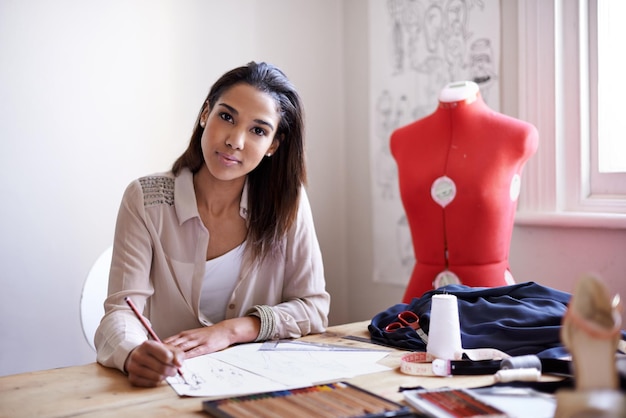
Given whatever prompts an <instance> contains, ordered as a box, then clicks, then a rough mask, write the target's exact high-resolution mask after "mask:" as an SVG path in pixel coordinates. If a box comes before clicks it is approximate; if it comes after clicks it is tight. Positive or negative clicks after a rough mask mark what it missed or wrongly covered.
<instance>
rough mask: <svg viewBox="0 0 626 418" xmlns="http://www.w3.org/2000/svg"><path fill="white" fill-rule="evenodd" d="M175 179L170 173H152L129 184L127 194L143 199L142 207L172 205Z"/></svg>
mask: <svg viewBox="0 0 626 418" xmlns="http://www.w3.org/2000/svg"><path fill="white" fill-rule="evenodd" d="M175 179H176V177H175V176H174V175H173V174H172V172H163V173H154V174H149V175H146V176H142V177H139V178H137V179H136V180H134V181H133V182H131V184H130V185H129V186H128V188H127V193H129V194H133V195H135V196H136V197H137V198H139V197H141V198H142V199H143V203H144V206H153V205H160V204H166V205H170V206H171V205H173V204H174V184H175Z"/></svg>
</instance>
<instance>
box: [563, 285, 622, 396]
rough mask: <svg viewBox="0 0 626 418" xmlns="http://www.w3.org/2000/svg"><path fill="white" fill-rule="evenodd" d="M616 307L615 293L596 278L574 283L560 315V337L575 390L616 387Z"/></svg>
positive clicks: (619, 321) (618, 319) (618, 321)
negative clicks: (569, 361) (572, 373)
mask: <svg viewBox="0 0 626 418" xmlns="http://www.w3.org/2000/svg"><path fill="white" fill-rule="evenodd" d="M619 308H620V301H619V296H615V297H614V298H613V299H611V298H610V297H609V293H608V291H607V289H606V287H605V286H604V283H602V282H601V281H600V280H599V279H597V278H596V277H593V276H585V277H583V278H582V279H581V280H579V281H578V283H577V284H576V288H575V290H574V293H573V295H572V298H571V299H570V302H569V305H568V308H567V311H566V313H565V316H564V318H563V326H562V327H561V340H562V342H563V344H564V345H565V347H567V349H568V350H569V352H570V354H571V355H572V361H573V368H574V381H575V384H576V389H577V390H586V389H617V387H618V384H619V380H618V375H617V366H616V364H615V354H616V352H617V346H618V344H619V341H620V339H621V326H622V317H621V315H620V312H619Z"/></svg>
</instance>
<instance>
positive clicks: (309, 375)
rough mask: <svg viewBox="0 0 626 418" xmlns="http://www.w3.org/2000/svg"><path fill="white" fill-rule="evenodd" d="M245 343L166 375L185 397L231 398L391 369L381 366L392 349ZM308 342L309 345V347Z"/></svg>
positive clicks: (193, 359) (195, 359) (198, 359)
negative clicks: (383, 359) (380, 361)
mask: <svg viewBox="0 0 626 418" xmlns="http://www.w3.org/2000/svg"><path fill="white" fill-rule="evenodd" d="M272 344H273V346H271V347H269V348H268V345H267V343H265V345H264V343H252V344H242V345H238V346H234V347H230V348H228V349H226V350H223V351H220V352H217V353H211V354H207V355H204V356H199V357H195V358H191V359H188V360H185V363H184V365H183V367H182V371H183V373H184V374H185V379H186V380H187V382H185V381H184V380H183V379H182V378H181V377H180V376H178V375H177V376H173V377H170V378H168V379H167V381H168V383H169V384H170V386H171V387H172V388H173V389H174V390H175V391H176V393H178V395H180V396H201V397H215V398H220V397H227V396H238V395H246V394H252V393H259V392H269V391H277V390H286V389H295V388H300V387H305V386H312V385H314V384H318V383H326V382H336V381H339V380H345V379H349V378H352V377H355V376H359V375H363V374H369V373H376V372H380V371H385V370H390V368H389V367H386V366H382V365H380V364H377V362H378V361H379V360H381V359H382V358H384V357H385V356H386V355H387V354H388V353H389V352H388V351H382V350H367V349H360V348H359V349H350V350H347V349H340V348H338V346H326V345H320V344H313V343H312V344H310V345H309V344H307V343H304V342H294V343H289V342H285V343H280V344H277V343H272ZM307 345H308V349H306V348H307Z"/></svg>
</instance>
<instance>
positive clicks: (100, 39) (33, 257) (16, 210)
mask: <svg viewBox="0 0 626 418" xmlns="http://www.w3.org/2000/svg"><path fill="white" fill-rule="evenodd" d="M381 1H382V0H381ZM515 4H516V2H515V1H512V0H508V1H505V2H502V12H503V18H504V22H503V25H502V27H503V30H504V33H503V52H502V53H503V57H502V58H503V67H502V80H503V83H504V85H503V89H502V90H503V93H502V98H501V103H503V107H504V111H505V113H509V114H511V115H512V116H516V111H517V108H516V105H515V101H516V100H517V97H516V93H517V92H516V77H517V73H516V62H515V59H516V53H517V50H516V39H515V37H514V36H513V35H514V31H515ZM252 59H254V60H266V61H269V62H273V63H275V64H277V65H279V66H280V67H282V68H283V69H284V70H285V71H286V73H287V74H288V75H289V76H290V78H291V79H292V80H293V81H294V83H295V84H296V85H297V87H298V88H299V90H300V92H301V94H302V96H303V99H304V103H305V106H306V110H307V144H308V161H309V167H308V168H309V194H310V198H311V201H312V206H313V212H314V217H315V221H316V227H317V232H318V235H319V238H320V242H321V245H322V251H323V254H324V260H325V265H326V276H327V282H328V289H329V291H330V293H331V295H332V307H331V323H341V322H346V321H356V320H365V319H369V318H371V317H372V316H373V315H374V314H376V313H378V312H379V311H381V310H383V309H386V308H387V307H389V306H391V305H393V304H396V303H398V302H399V301H400V299H401V297H402V294H403V292H404V288H403V287H402V286H389V285H384V284H380V283H373V282H372V274H371V271H372V251H373V246H372V239H373V238H372V231H371V208H370V202H371V196H370V183H369V182H370V171H369V170H370V169H369V149H368V146H369V132H368V126H369V123H368V100H369V95H368V92H369V90H368V86H369V72H368V68H367V65H368V62H369V61H368V36H367V2H365V1H363V0H343V1H336V0H316V1H314V2H313V1H306V0H229V1H228V2H218V1H216V0H196V1H192V0H57V1H55V2H49V1H46V0H0V115H1V116H0V118H1V119H0V170H2V180H0V196H2V205H1V206H0V265H2V269H1V270H0V286H1V288H2V290H1V291H0V375H6V374H12V373H18V372H23V371H30V370H37V369H44V368H52V367H61V366H67V365H74V364H82V363H87V362H91V361H93V360H94V358H95V355H94V353H93V351H91V349H90V348H89V346H88V345H87V343H86V342H85V340H84V338H83V336H82V331H81V327H80V322H79V314H78V312H79V305H78V302H79V299H80V292H81V288H82V284H83V281H84V279H85V277H86V275H87V273H88V271H89V268H90V267H91V265H92V263H93V262H95V260H96V258H97V257H98V255H99V254H100V253H101V252H102V251H103V250H104V249H105V248H106V247H107V246H108V245H110V243H111V241H112V238H113V228H114V222H115V216H116V213H117V207H118V205H119V200H120V198H121V194H122V192H123V189H124V188H125V186H126V185H127V184H128V182H130V181H131V180H132V179H134V178H135V177H137V176H140V175H143V174H147V173H150V172H153V171H159V170H165V169H167V168H169V166H170V164H171V163H172V161H173V160H174V159H175V157H177V156H178V154H179V153H180V152H181V151H182V150H183V149H184V148H185V146H186V144H187V140H188V136H189V134H190V133H191V128H192V124H193V122H194V121H195V117H196V112H197V111H198V109H199V106H200V104H201V102H202V100H203V99H204V97H205V95H206V93H207V91H208V88H209V87H210V84H211V83H212V82H213V81H214V80H215V79H216V78H217V77H218V76H219V75H221V74H222V73H223V72H224V71H226V70H228V69H230V68H232V67H234V66H237V65H240V64H243V63H245V62H247V61H249V60H252ZM625 244H626V231H624V230H602V229H585V228H545V227H530V226H524V227H519V226H518V227H516V228H515V231H514V234H513V243H512V246H511V265H512V268H513V272H514V274H515V275H516V277H517V278H518V280H535V281H537V282H540V283H543V284H547V285H550V286H554V287H557V288H560V289H563V290H569V289H571V284H572V283H573V281H574V280H575V278H576V277H575V276H577V275H578V272H583V271H587V270H591V269H593V270H596V271H598V272H599V273H601V274H602V275H603V276H604V277H605V278H607V280H608V281H609V284H610V286H611V288H612V289H620V288H621V289H622V294H626V289H624V286H626V280H624V273H623V272H625V271H626V257H624V256H623V254H624V249H625V246H626V245H625Z"/></svg>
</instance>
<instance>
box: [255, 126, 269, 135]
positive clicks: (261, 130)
mask: <svg viewBox="0 0 626 418" xmlns="http://www.w3.org/2000/svg"><path fill="white" fill-rule="evenodd" d="M252 132H254V134H255V135H259V136H264V135H266V134H267V132H265V129H262V128H258V127H257V128H252Z"/></svg>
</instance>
